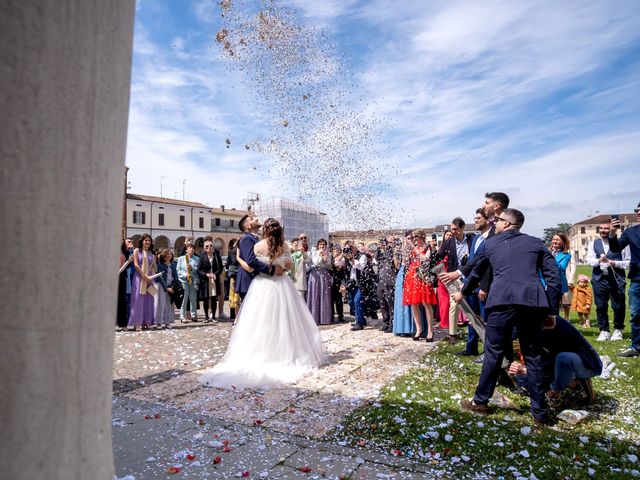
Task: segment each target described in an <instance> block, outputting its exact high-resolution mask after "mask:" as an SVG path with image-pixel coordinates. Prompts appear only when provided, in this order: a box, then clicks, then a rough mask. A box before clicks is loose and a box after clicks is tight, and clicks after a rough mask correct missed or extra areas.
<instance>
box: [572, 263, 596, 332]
mask: <svg viewBox="0 0 640 480" xmlns="http://www.w3.org/2000/svg"><path fill="white" fill-rule="evenodd" d="M591 301H592V294H591V287H589V277H587V276H586V275H580V276H579V277H578V286H577V287H576V288H575V290H574V291H573V302H571V310H573V311H575V312H578V319H579V320H580V326H582V327H587V328H588V327H590V326H591V323H589V314H590V313H591Z"/></svg>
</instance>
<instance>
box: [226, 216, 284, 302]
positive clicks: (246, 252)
mask: <svg viewBox="0 0 640 480" xmlns="http://www.w3.org/2000/svg"><path fill="white" fill-rule="evenodd" d="M238 226H239V227H240V231H242V232H244V235H242V237H241V238H240V241H239V242H238V253H239V256H240V258H241V259H242V260H244V262H245V263H246V264H247V265H248V266H249V268H250V271H246V270H245V269H244V268H240V269H238V274H237V277H236V292H237V293H238V295H240V300H241V301H242V300H244V297H245V295H246V294H247V292H248V291H249V285H251V280H253V277H255V276H256V275H258V274H259V273H264V274H266V275H270V276H273V275H274V274H275V275H278V276H280V275H282V274H283V273H284V270H283V269H282V267H279V266H275V265H269V264H268V263H264V262H261V261H260V260H258V259H257V258H256V255H255V253H254V251H253V247H254V245H255V244H256V243H258V231H259V230H260V227H261V226H262V225H261V224H260V221H259V220H258V218H257V217H255V216H254V215H253V214H252V213H249V214H248V215H245V216H244V217H242V218H241V219H240V222H239V223H238Z"/></svg>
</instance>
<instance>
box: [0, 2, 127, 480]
mask: <svg viewBox="0 0 640 480" xmlns="http://www.w3.org/2000/svg"><path fill="white" fill-rule="evenodd" d="M134 10H135V5H134V1H133V0H0V158H1V160H2V161H1V162H0V172H1V174H0V212H1V214H0V238H1V239H2V244H1V245H2V246H1V248H0V251H1V252H2V257H1V258H2V262H0V265H2V274H0V293H1V296H0V298H2V301H0V331H1V332H2V333H1V335H0V341H1V343H0V371H1V376H0V445H2V447H0V469H1V470H2V474H1V475H0V476H2V478H11V479H34V480H35V479H38V480H41V479H45V478H46V479H84V480H86V479H104V480H112V479H113V472H114V470H113V456H112V448H111V371H112V361H113V332H114V325H115V316H116V288H117V283H118V282H117V269H118V265H117V264H118V261H117V258H118V247H119V242H120V226H121V212H122V194H123V192H122V172H123V167H124V155H125V144H126V132H127V114H128V106H129V105H128V103H129V87H130V81H131V79H130V77H131V52H132V37H133V17H134Z"/></svg>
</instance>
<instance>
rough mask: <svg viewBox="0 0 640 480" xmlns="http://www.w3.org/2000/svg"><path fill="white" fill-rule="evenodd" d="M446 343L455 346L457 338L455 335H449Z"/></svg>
mask: <svg viewBox="0 0 640 480" xmlns="http://www.w3.org/2000/svg"><path fill="white" fill-rule="evenodd" d="M447 341H448V342H449V343H450V344H452V345H453V344H456V343H458V336H457V335H449V337H447Z"/></svg>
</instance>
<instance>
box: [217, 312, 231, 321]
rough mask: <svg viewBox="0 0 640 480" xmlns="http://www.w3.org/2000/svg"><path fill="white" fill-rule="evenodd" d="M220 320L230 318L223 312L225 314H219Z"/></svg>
mask: <svg viewBox="0 0 640 480" xmlns="http://www.w3.org/2000/svg"><path fill="white" fill-rule="evenodd" d="M218 318H219V319H221V320H222V319H224V318H229V317H227V316H226V315H225V314H224V312H223V313H221V314H219V315H218Z"/></svg>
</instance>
